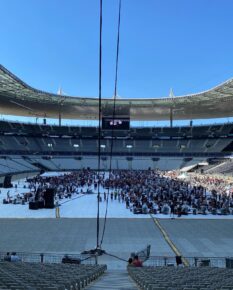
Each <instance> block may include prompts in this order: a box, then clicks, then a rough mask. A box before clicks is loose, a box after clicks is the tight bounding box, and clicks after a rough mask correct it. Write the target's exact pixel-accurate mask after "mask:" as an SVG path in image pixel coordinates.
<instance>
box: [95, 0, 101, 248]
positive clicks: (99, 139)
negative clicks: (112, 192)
mask: <svg viewBox="0 0 233 290" xmlns="http://www.w3.org/2000/svg"><path fill="white" fill-rule="evenodd" d="M101 85H102V0H100V35H99V131H98V194H97V225H96V228H97V236H96V248H99V247H100V244H99V231H100V154H101V147H100V145H101V144H100V142H101V116H102V106H101V105H102V104H101V100H102V94H101Z"/></svg>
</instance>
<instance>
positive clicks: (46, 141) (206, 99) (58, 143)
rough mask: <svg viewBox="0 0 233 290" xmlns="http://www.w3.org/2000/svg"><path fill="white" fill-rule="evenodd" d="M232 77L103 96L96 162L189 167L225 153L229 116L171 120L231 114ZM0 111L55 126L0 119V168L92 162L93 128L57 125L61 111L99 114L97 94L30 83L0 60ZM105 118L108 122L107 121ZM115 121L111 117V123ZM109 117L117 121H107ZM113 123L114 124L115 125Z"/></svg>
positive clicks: (230, 136)
mask: <svg viewBox="0 0 233 290" xmlns="http://www.w3.org/2000/svg"><path fill="white" fill-rule="evenodd" d="M232 100H233V80H229V81H226V82H225V83H223V84H221V85H219V86H217V87H215V88H213V89H210V90H208V91H205V92H201V93H198V94H193V95H187V96H182V97H170V98H160V99H117V101H116V110H115V116H114V120H111V118H112V114H113V113H112V110H113V102H114V100H113V99H103V101H102V118H103V119H102V121H103V122H107V123H106V124H107V125H106V127H105V128H102V130H101V138H100V142H101V146H100V147H101V148H100V149H101V165H100V167H101V169H103V170H104V169H106V170H107V169H108V168H109V154H110V148H111V142H113V147H112V155H113V157H112V169H143V170H146V169H148V168H152V169H155V168H160V169H162V170H171V169H180V168H183V167H190V168H193V167H195V166H198V164H201V163H202V162H203V161H205V162H206V161H208V162H209V161H212V160H219V159H221V158H226V157H229V156H230V155H231V153H232V150H233V124H231V123H228V124H220V125H213V124H212V125H205V126H193V125H192V121H191V122H190V126H179V127H173V126H172V124H173V121H174V120H187V119H188V120H193V119H209V118H223V117H231V116H232V112H233V102H232ZM0 101H1V109H0V110H1V114H3V115H13V116H24V117H25V116H30V117H45V116H46V118H57V119H58V120H59V126H55V125H47V124H46V123H45V124H26V123H18V122H8V121H1V122H0V173H1V175H2V176H5V175H6V174H9V173H10V174H12V175H13V174H21V173H29V172H37V171H40V170H56V171H58V170H77V169H80V168H87V167H90V168H92V169H97V168H98V158H97V156H98V142H99V130H98V128H97V127H88V126H62V125H61V120H62V119H64V118H66V119H79V120H82V119H85V120H97V119H98V99H96V98H80V97H68V96H62V95H56V94H50V93H46V92H43V91H40V90H37V89H34V88H32V87H30V86H28V85H27V84H25V83H24V82H23V81H21V80H20V79H19V78H17V77H16V76H15V75H13V74H12V73H11V72H9V71H8V70H7V69H6V68H4V67H3V66H0ZM132 120H148V121H150V120H154V121H155V120H167V121H170V127H154V126H151V127H147V128H140V127H131V128H130V126H129V123H130V121H132ZM111 122H112V123H111ZM115 123H116V124H115ZM111 125H112V126H115V125H117V126H118V125H119V127H118V128H114V129H113V130H112V129H111ZM117 126H116V127H117Z"/></svg>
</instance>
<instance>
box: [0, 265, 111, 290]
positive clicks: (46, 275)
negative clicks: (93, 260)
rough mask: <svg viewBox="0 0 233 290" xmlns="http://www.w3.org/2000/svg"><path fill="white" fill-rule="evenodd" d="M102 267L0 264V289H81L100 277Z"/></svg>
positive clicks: (104, 267)
mask: <svg viewBox="0 0 233 290" xmlns="http://www.w3.org/2000/svg"><path fill="white" fill-rule="evenodd" d="M105 270H106V266H104V265H95V266H94V265H72V264H41V263H23V262H17V263H13V262H0V288H1V289H40V290H42V289H46V290H63V289H64V290H65V289H77V290H79V289H83V288H84V287H86V286H87V285H88V284H89V283H91V282H92V281H94V280H95V279H97V278H98V277H99V276H101V275H102V274H103V273H104V271H105Z"/></svg>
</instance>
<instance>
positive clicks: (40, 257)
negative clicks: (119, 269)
mask: <svg viewBox="0 0 233 290" xmlns="http://www.w3.org/2000/svg"><path fill="white" fill-rule="evenodd" d="M16 255H17V256H18V257H19V258H20V260H21V261H22V262H30V263H61V262H62V259H63V258H64V257H65V256H66V255H68V257H69V258H71V259H74V260H75V259H77V260H80V261H81V264H96V256H94V255H83V254H67V253H64V254H63V253H59V254H57V253H28V252H17V254H16ZM4 257H6V252H0V260H1V261H2V260H4Z"/></svg>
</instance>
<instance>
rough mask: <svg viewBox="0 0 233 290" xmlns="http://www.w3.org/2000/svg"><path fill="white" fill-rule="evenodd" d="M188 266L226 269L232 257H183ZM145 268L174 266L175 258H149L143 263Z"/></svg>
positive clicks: (232, 261) (231, 261) (232, 259)
mask: <svg viewBox="0 0 233 290" xmlns="http://www.w3.org/2000/svg"><path fill="white" fill-rule="evenodd" d="M183 258H184V259H185V260H186V261H187V262H188V264H189V266H190V267H204V266H209V267H218V268H226V267H227V266H228V265H229V264H231V263H232V266H233V257H231V258H230V257H183ZM144 265H145V266H152V267H158V266H175V265H176V257H164V256H163V257H161V256H151V257H150V258H149V260H147V261H146V262H145V263H144Z"/></svg>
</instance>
